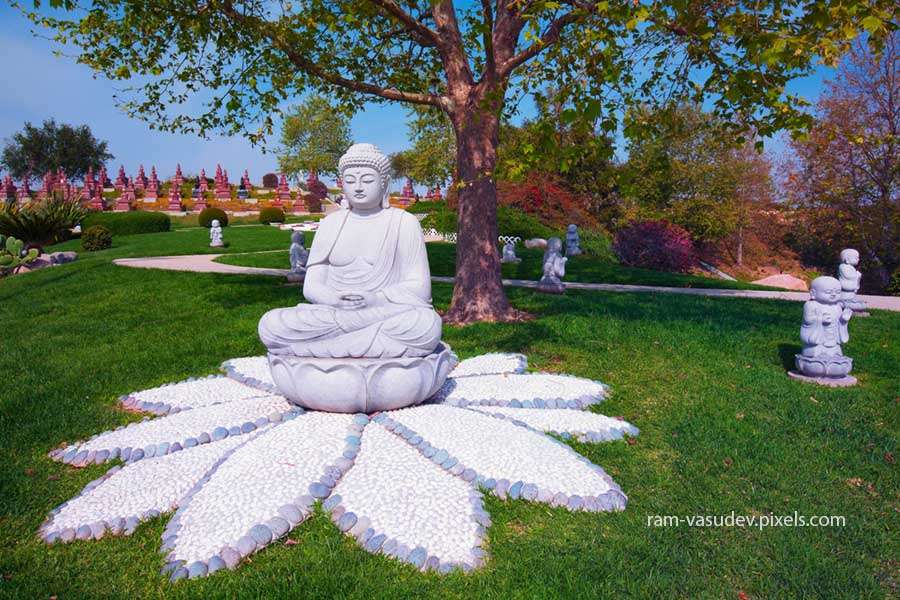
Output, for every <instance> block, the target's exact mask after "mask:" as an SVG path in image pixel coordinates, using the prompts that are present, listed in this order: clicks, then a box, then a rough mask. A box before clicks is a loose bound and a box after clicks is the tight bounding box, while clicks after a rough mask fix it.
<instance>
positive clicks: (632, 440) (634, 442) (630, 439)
mask: <svg viewBox="0 0 900 600" xmlns="http://www.w3.org/2000/svg"><path fill="white" fill-rule="evenodd" d="M626 441H627V442H628V445H629V446H634V445H635V444H637V438H633V437H630V438H628V439H627V440H626Z"/></svg>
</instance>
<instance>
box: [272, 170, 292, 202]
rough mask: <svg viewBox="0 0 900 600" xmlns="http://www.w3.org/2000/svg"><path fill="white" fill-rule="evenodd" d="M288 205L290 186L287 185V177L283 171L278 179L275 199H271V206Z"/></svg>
mask: <svg viewBox="0 0 900 600" xmlns="http://www.w3.org/2000/svg"><path fill="white" fill-rule="evenodd" d="M282 205H285V206H288V207H290V205H291V188H289V187H288V182H287V177H285V175H284V173H282V174H281V178H280V179H279V180H278V190H277V192H276V193H275V200H273V201H272V206H279V207H280V206H282Z"/></svg>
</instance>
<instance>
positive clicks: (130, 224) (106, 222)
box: [81, 210, 172, 236]
mask: <svg viewBox="0 0 900 600" xmlns="http://www.w3.org/2000/svg"><path fill="white" fill-rule="evenodd" d="M94 225H103V226H104V227H106V228H107V229H108V230H109V232H110V233H111V234H112V235H114V236H116V235H133V234H136V233H158V232H160V231H169V230H170V229H171V228H172V219H170V218H169V215H167V214H165V213H161V212H150V211H144V210H134V211H129V212H93V213H90V214H89V215H88V216H86V217H85V218H84V219H82V221H81V229H82V231H84V230H87V229H88V228H90V227H93V226H94Z"/></svg>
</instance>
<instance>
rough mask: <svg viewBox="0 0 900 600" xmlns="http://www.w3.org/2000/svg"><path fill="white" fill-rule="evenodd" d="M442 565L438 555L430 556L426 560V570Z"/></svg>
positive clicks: (433, 569) (435, 568)
mask: <svg viewBox="0 0 900 600" xmlns="http://www.w3.org/2000/svg"><path fill="white" fill-rule="evenodd" d="M440 565H441V561H440V560H439V559H438V557H437V556H429V557H428V560H426V561H425V567H424V568H425V570H426V571H435V570H437V568H438V567H439V566H440Z"/></svg>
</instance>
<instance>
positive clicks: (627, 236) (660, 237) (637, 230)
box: [613, 221, 697, 273]
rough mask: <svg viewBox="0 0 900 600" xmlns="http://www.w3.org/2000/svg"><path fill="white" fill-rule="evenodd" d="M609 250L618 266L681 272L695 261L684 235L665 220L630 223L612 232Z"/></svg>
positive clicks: (688, 237)
mask: <svg viewBox="0 0 900 600" xmlns="http://www.w3.org/2000/svg"><path fill="white" fill-rule="evenodd" d="M613 251H614V252H615V253H616V256H618V257H619V260H620V261H621V262H622V264H625V265H629V266H632V267H644V268H647V269H656V270H658V271H676V272H682V273H683V272H685V271H688V270H690V268H691V267H693V266H694V265H695V264H696V262H697V255H696V252H695V250H694V244H693V242H691V236H690V234H688V232H687V231H686V230H685V229H683V228H682V227H679V226H678V225H674V224H672V223H669V222H668V221H633V222H631V223H629V224H628V225H626V226H625V227H623V228H622V229H620V230H619V231H617V232H616V241H615V243H614V244H613Z"/></svg>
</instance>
